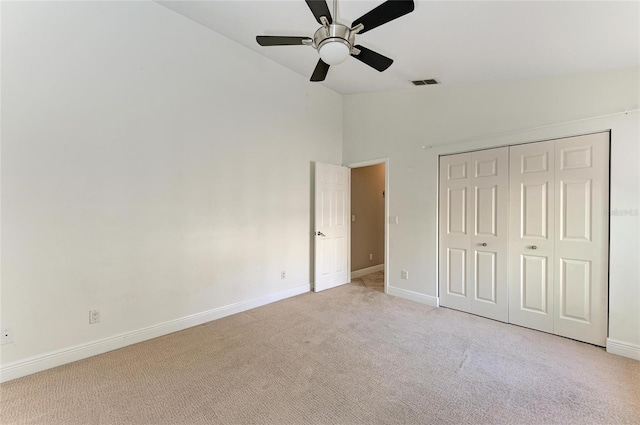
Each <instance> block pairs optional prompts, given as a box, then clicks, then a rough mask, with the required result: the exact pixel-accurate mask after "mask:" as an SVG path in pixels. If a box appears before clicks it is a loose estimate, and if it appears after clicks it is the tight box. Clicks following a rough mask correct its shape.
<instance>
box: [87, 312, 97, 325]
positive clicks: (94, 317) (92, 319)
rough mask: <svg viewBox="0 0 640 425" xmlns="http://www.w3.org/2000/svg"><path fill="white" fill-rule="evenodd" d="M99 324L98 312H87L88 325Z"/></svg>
mask: <svg viewBox="0 0 640 425" xmlns="http://www.w3.org/2000/svg"><path fill="white" fill-rule="evenodd" d="M96 323H100V310H89V324H90V325H94V324H96Z"/></svg>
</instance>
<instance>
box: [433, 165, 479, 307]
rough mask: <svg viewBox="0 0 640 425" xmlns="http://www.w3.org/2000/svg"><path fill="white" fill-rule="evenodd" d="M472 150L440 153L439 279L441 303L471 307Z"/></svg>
mask: <svg viewBox="0 0 640 425" xmlns="http://www.w3.org/2000/svg"><path fill="white" fill-rule="evenodd" d="M470 188H471V154H470V153H463V154H458V155H449V156H443V157H440V219H439V221H440V224H439V260H438V261H439V264H438V274H439V276H438V282H439V293H440V304H441V305H442V306H444V307H450V308H454V309H456V310H462V311H467V312H469V311H471V298H472V295H471V294H470V292H469V291H470V285H469V276H470V273H471V272H470V270H469V260H468V258H469V252H470V251H471V217H470V214H469V211H470V210H471V205H472V204H471V197H470V193H469V192H470Z"/></svg>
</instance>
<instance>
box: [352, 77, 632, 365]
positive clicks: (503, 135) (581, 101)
mask: <svg viewBox="0 0 640 425" xmlns="http://www.w3.org/2000/svg"><path fill="white" fill-rule="evenodd" d="M639 80H640V70H638V69H637V68H634V69H623V70H615V71H610V72H603V73H597V74H588V75H574V76H562V77H554V78H546V79H539V80H529V81H515V82H508V83H495V84H475V85H459V86H447V85H446V84H443V85H441V86H429V87H420V88H415V89H411V90H406V91H397V92H382V93H373V94H360V95H349V96H345V98H344V142H343V157H344V160H345V162H346V163H350V162H356V161H364V160H367V159H370V158H379V157H388V158H389V164H390V165H389V187H390V189H389V192H390V193H389V203H390V205H389V209H390V211H389V214H390V215H391V216H398V224H392V225H390V229H389V238H390V241H389V245H390V248H389V251H390V252H389V264H388V265H387V270H389V277H388V278H389V285H390V287H392V288H398V289H400V291H395V292H394V291H391V292H392V293H397V294H400V295H401V294H402V293H405V294H414V295H415V296H414V298H415V299H419V298H420V295H423V296H424V297H425V298H424V299H433V297H436V296H437V229H438V223H437V193H438V156H439V155H442V154H448V153H455V152H464V151H469V150H474V149H480V148H487V147H495V146H504V145H509V144H517V143H524V142H531V141H540V140H547V139H552V138H558V137H564V136H572V135H578V134H585V133H591V132H596V131H602V130H611V132H612V141H611V210H612V211H613V212H612V214H611V220H610V239H611V244H610V250H611V254H610V281H609V285H610V288H609V338H610V339H612V340H614V341H619V342H621V343H622V344H626V345H627V346H628V347H631V348H633V349H635V348H634V347H636V348H637V349H638V350H640V264H639V262H638V260H637V255H638V254H637V253H638V252H640V216H638V213H637V211H638V208H639V204H640V188H639V187H640V171H639V170H640V167H638V164H639V163H640V129H639V127H640V114H639V113H637V112H631V113H628V114H621V115H609V114H616V113H618V112H620V111H625V110H626V111H630V110H635V109H638V108H639V107H640V100H639V99H640V84H639ZM603 115H609V116H604V117H601V118H592V117H597V116H603ZM567 121H571V122H567ZM560 123H565V124H560ZM527 129H528V130H527ZM401 270H408V271H409V276H410V279H408V280H401V279H400V271H401ZM403 291H404V292H403ZM637 352H638V353H640V351H637Z"/></svg>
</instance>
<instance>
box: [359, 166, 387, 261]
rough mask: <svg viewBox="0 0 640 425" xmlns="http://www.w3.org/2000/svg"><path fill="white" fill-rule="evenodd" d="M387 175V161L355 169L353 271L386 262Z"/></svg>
mask: <svg viewBox="0 0 640 425" xmlns="http://www.w3.org/2000/svg"><path fill="white" fill-rule="evenodd" d="M384 179H385V172H384V164H378V165H370V166H368V167H359V168H352V169H351V215H352V216H355V218H356V220H355V221H352V222H351V271H352V272H354V271H357V270H362V269H366V268H368V267H373V266H377V265H380V264H384ZM370 254H371V256H372V258H370Z"/></svg>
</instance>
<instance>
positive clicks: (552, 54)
mask: <svg viewBox="0 0 640 425" xmlns="http://www.w3.org/2000/svg"><path fill="white" fill-rule="evenodd" d="M158 3H160V4H162V5H164V6H166V7H168V8H170V9H172V10H174V11H175V12H177V13H179V14H181V15H184V16H186V17H188V18H190V19H192V20H194V21H196V22H198V23H200V24H202V25H204V26H206V27H208V28H210V29H212V30H214V31H216V32H218V33H220V34H222V35H224V36H226V37H228V38H230V39H231V40H234V41H236V42H238V43H240V44H242V45H244V46H246V47H248V48H249V49H252V50H254V51H256V52H258V53H260V54H262V55H264V56H266V57H268V58H270V59H272V60H274V61H275V62H278V63H280V64H282V65H284V66H285V67H287V68H289V69H291V70H293V71H295V72H297V73H299V74H301V75H303V76H305V77H306V78H309V77H310V76H311V73H312V72H313V69H314V67H315V65H316V62H317V61H318V56H317V52H316V51H315V50H314V49H313V48H312V47H309V46H276V47H261V46H259V45H258V44H257V43H256V41H255V36H256V35H296V36H309V37H311V36H313V33H314V32H315V30H316V29H317V28H318V27H319V24H317V22H316V20H315V18H314V17H313V15H312V13H311V11H310V10H309V8H308V7H307V4H306V3H305V2H304V1H303V0H284V1H283V0H277V1H271V0H261V1H250V0H232V1H223V0H209V1H185V0H182V1H158ZM328 3H329V7H330V10H331V11H332V12H333V4H332V0H329V2H328ZM380 3H382V0H339V1H338V19H337V21H338V22H340V23H344V24H346V25H350V24H351V22H352V21H354V20H355V19H356V18H358V17H360V16H361V15H363V14H364V13H366V12H368V11H369V10H371V9H372V8H374V7H375V6H377V5H378V4H380ZM334 19H335V17H334ZM356 43H357V44H362V45H363V46H365V47H368V48H369V49H372V50H375V51H377V52H379V53H382V54H383V55H385V56H388V57H390V58H392V59H394V63H393V65H391V67H390V68H389V69H388V70H386V71H385V72H382V73H379V72H378V71H375V70H374V69H372V68H369V67H368V66H366V65H365V64H363V63H361V62H360V61H358V60H355V59H353V58H349V59H348V60H347V61H346V62H345V63H342V64H340V65H336V66H332V67H331V69H330V70H329V74H328V76H327V78H326V80H325V81H324V82H322V83H313V84H323V85H325V86H326V87H329V88H331V89H333V90H335V91H337V92H339V93H342V94H350V93H364V92H373V91H382V90H396V89H403V88H410V87H413V85H412V84H411V83H410V80H417V79H428V78H436V79H438V80H439V81H440V82H441V83H442V84H448V85H450V84H466V83H474V82H489V81H505V80H518V79H527V78H537V77H546V76H553V75H561V74H572V73H583V72H594V71H601V70H608V69H615V68H623V67H632V66H640V1H603V2H594V1H528V2H527V1H451V0H450V1H425V0H420V1H416V6H415V11H414V12H412V13H410V14H408V15H405V16H403V17H401V18H399V19H397V20H395V21H392V22H390V23H388V24H385V25H383V26H381V27H379V28H375V29H373V30H371V32H367V33H365V34H362V35H360V36H358V38H357V40H356ZM212 54H215V52H212ZM415 90H428V87H418V88H416V89H415Z"/></svg>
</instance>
